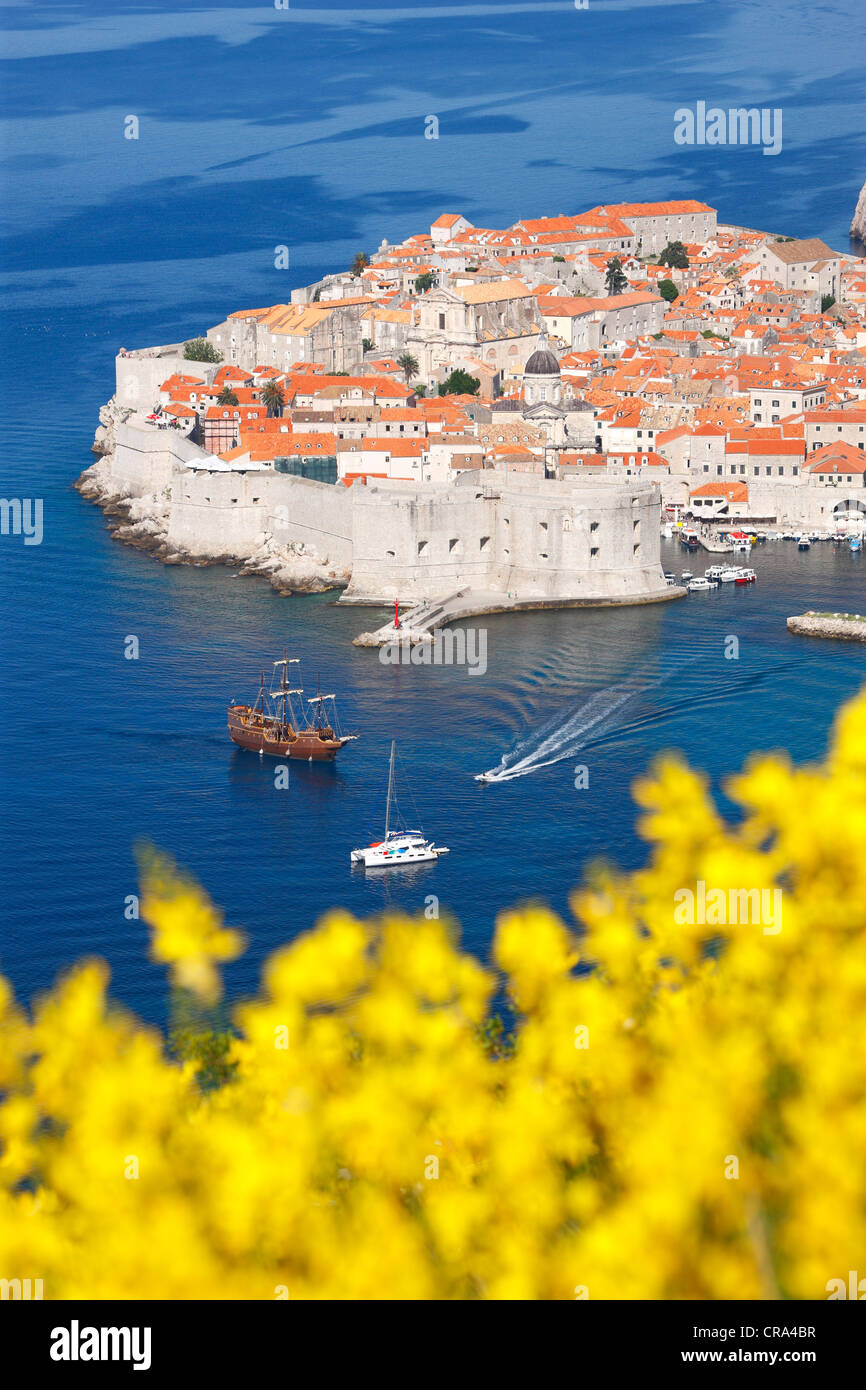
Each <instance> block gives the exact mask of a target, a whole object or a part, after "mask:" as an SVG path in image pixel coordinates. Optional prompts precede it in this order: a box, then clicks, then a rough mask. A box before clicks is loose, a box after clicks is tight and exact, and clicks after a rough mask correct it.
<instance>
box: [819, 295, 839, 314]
mask: <svg viewBox="0 0 866 1390" xmlns="http://www.w3.org/2000/svg"><path fill="white" fill-rule="evenodd" d="M835 303H836V296H835V294H822V296H821V313H822V314H826V312H827V310H828V309H831V308H832V307H833V305H834V304H835Z"/></svg>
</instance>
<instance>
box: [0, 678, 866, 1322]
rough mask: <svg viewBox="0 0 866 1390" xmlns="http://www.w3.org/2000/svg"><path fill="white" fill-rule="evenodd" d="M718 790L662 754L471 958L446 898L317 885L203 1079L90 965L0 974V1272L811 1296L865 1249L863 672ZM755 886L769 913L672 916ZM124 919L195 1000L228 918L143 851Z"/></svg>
mask: <svg viewBox="0 0 866 1390" xmlns="http://www.w3.org/2000/svg"><path fill="white" fill-rule="evenodd" d="M728 791H729V794H730V795H731V796H732V797H733V798H734V800H735V801H736V802H737V803H738V804H739V806H740V808H741V811H742V818H741V820H740V821H739V822H738V823H737V824H736V825H733V826H732V825H730V824H728V823H726V822H725V821H724V820H723V818H722V817H721V816H720V814H719V812H718V810H717V809H716V807H715V806H714V805H713V802H712V799H711V797H710V794H709V789H708V786H707V783H706V781H705V780H704V779H703V778H701V777H700V776H698V775H696V774H695V773H694V772H692V771H691V770H690V769H689V768H688V767H686V766H685V764H684V763H682V762H681V761H680V760H678V759H674V758H669V759H666V760H664V761H662V762H660V763H659V764H658V766H657V767H656V769H655V770H654V772H653V773H652V774H651V775H649V776H647V777H645V778H642V779H641V781H640V782H639V784H638V786H637V787H636V798H637V801H638V803H639V805H640V807H641V808H642V811H643V819H642V821H641V833H642V834H643V835H644V837H645V839H646V840H647V842H648V845H649V855H648V860H647V863H646V865H645V867H644V868H642V869H641V870H639V871H638V872H636V873H633V874H630V875H625V874H620V873H617V872H616V871H615V870H613V869H610V868H603V867H596V868H594V869H593V870H592V872H591V873H590V875H589V877H588V880H587V882H586V883H585V884H584V885H583V886H582V887H580V888H579V889H578V890H576V891H575V893H574V895H573V898H572V911H573V913H574V921H573V922H571V923H570V924H566V923H564V922H562V921H560V920H559V919H558V918H557V917H556V916H555V914H553V913H552V912H551V911H550V910H549V909H547V908H545V907H543V906H538V905H533V906H529V907H523V908H517V909H515V910H513V911H510V912H508V913H505V914H503V916H502V917H501V919H500V921H499V923H498V927H497V933H496V939H495V942H494V947H493V961H494V962H495V968H491V969H485V968H484V967H483V966H482V965H481V964H480V963H479V962H478V961H477V960H476V959H475V958H474V957H472V956H470V955H468V954H463V953H461V951H460V949H459V945H458V943H457V938H456V931H455V929H454V927H453V926H452V925H451V924H446V923H443V922H439V921H427V920H419V921H412V920H409V919H408V918H405V917H402V916H389V917H386V918H385V919H384V920H382V921H380V922H375V923H369V924H365V923H361V922H358V921H356V920H354V919H353V918H352V917H350V916H349V915H347V914H346V913H344V912H335V913H332V914H330V915H329V916H328V917H327V918H326V919H325V920H324V921H323V922H322V923H321V924H320V925H319V927H318V928H317V929H316V930H315V931H313V932H310V933H308V934H306V935H302V936H299V937H298V938H297V939H295V940H294V941H292V942H290V943H289V944H288V945H287V946H285V947H283V948H282V949H281V950H279V951H278V952H276V953H275V955H274V956H272V957H271V959H270V961H268V962H267V963H266V965H265V969H264V972H263V982H262V988H261V993H260V995H259V996H258V997H257V998H254V999H250V1000H246V1001H244V1002H243V1003H242V1004H240V1005H238V1006H237V1007H236V1008H235V1010H234V1014H233V1027H232V1029H231V1033H230V1036H228V1037H221V1038H219V1039H217V1041H218V1042H219V1043H220V1046H219V1047H213V1048H212V1049H211V1050H210V1051H208V1049H207V1048H206V1047H205V1048H203V1049H201V1050H200V1052H199V1053H197V1054H195V1053H194V1054H193V1055H197V1056H198V1058H199V1061H201V1059H202V1058H205V1059H206V1060H207V1059H208V1058H209V1059H210V1062H212V1063H214V1064H215V1065H216V1064H218V1075H217V1077H216V1080H215V1081H214V1083H213V1084H211V1085H210V1086H203V1085H201V1084H200V1078H199V1075H198V1072H197V1068H196V1066H195V1065H193V1064H192V1063H191V1062H190V1061H185V1062H181V1063H178V1061H177V1060H175V1059H174V1058H173V1057H172V1055H171V1051H170V1049H168V1048H167V1047H166V1045H165V1041H164V1039H163V1038H162V1037H161V1036H160V1034H159V1033H158V1032H156V1031H155V1030H152V1029H148V1028H145V1027H144V1026H143V1025H141V1024H140V1023H139V1022H138V1021H137V1020H136V1019H134V1018H133V1017H131V1016H130V1015H129V1014H127V1013H125V1012H123V1011H122V1010H120V1009H118V1008H116V1007H115V1006H114V1005H112V1004H111V1003H110V1001H109V999H108V995H107V990H108V972H107V969H106V967H105V966H104V965H102V964H101V963H99V962H85V963H83V964H81V965H79V966H78V967H76V969H75V970H73V971H71V972H70V973H69V974H68V975H67V976H65V977H64V978H63V979H62V980H60V981H59V982H58V984H57V985H56V986H55V988H54V989H53V991H52V992H51V993H50V994H49V995H47V997H45V998H44V999H42V1000H40V1001H38V1003H37V1004H36V1006H35V1009H34V1011H33V1013H32V1016H29V1015H28V1014H27V1013H26V1012H25V1011H24V1010H22V1009H20V1008H19V1007H17V1006H16V1005H15V1003H14V1001H13V999H12V994H11V991H10V989H9V988H8V986H7V984H6V983H5V981H2V980H0V1043H2V1045H0V1274H2V1275H3V1277H5V1278H9V1279H12V1278H15V1277H18V1278H28V1277H39V1278H41V1279H42V1280H43V1283H44V1293H45V1297H46V1298H79V1297H89V1298H113V1297H120V1298H144V1299H147V1298H161V1299H171V1298H220V1299H225V1298H229V1299H231V1298H256V1299H272V1298H275V1297H277V1296H279V1293H280V1291H283V1290H286V1289H287V1290H288V1292H289V1296H290V1297H291V1298H293V1299H298V1298H319V1299H332V1298H333V1299H352V1298H363V1299H377V1298H418V1299H434V1298H435V1299H453V1298H520V1299H524V1298H543V1299H573V1298H575V1297H584V1296H588V1297H589V1298H591V1299H593V1298H618V1299H630V1298H666V1299H690V1298H695V1299H728V1298H776V1297H780V1296H782V1297H792V1298H812V1299H814V1298H825V1297H826V1296H827V1285H828V1282H829V1281H830V1280H832V1279H836V1278H843V1279H844V1278H846V1277H847V1272H848V1271H849V1270H851V1269H858V1268H860V1269H861V1270H862V1262H863V1252H864V1250H866V1163H864V1152H866V1051H864V1049H863V1047H862V1044H861V1038H860V1031H861V1019H862V1018H863V1016H864V1014H866V698H861V699H860V700H858V701H857V702H855V703H853V704H852V705H850V706H849V707H848V708H847V709H845V710H843V711H842V712H841V714H840V717H839V721H838V725H837V731H836V734H835V740H834V743H833V746H832V747H831V749H830V751H829V754H828V757H827V760H826V763H825V764H823V765H822V766H818V767H811V768H799V769H798V768H795V767H793V766H792V765H791V763H790V761H789V760H788V759H787V758H786V757H785V756H782V755H774V756H764V757H761V758H756V759H754V760H752V761H751V762H750V764H749V765H748V766H747V768H746V769H745V770H744V772H743V773H741V774H740V775H739V776H738V777H737V778H735V779H733V781H732V784H731V786H730V787H729V788H728ZM777 891H778V893H779V894H780V898H779V901H780V902H781V903H782V905H783V908H784V911H783V913H782V915H781V918H779V922H780V924H781V929H780V930H778V931H776V930H775V926H774V927H773V928H772V929H771V930H769V931H768V930H767V929H766V928H767V925H768V924H767V923H766V922H763V921H762V920H759V919H755V918H754V917H749V918H747V919H745V920H744V919H743V918H741V917H738V916H736V915H734V916H733V917H732V916H731V915H730V914H728V915H723V916H722V918H721V920H717V919H716V918H715V917H714V918H713V919H712V921H711V920H710V917H709V915H706V916H705V917H702V916H701V913H700V912H697V913H691V914H680V915H679V916H678V915H677V914H676V913H675V904H676V903H677V902H678V901H680V900H682V899H683V898H684V897H685V898H686V899H688V901H689V902H692V903H696V904H700V905H701V906H702V905H703V903H704V901H705V899H706V898H707V894H708V893H710V892H712V893H716V894H720V895H721V897H720V899H719V900H720V901H721V902H722V903H723V904H725V905H726V911H727V905H728V904H732V905H734V906H735V907H737V908H738V910H739V905H746V904H748V903H750V902H751V901H754V902H755V903H757V904H758V905H762V904H764V903H766V902H768V901H770V900H771V898H770V895H771V894H774V893H776V892H777ZM750 895H751V896H750ZM762 895H764V896H762ZM142 915H143V916H144V918H145V919H146V921H147V922H148V923H149V924H150V926H151V928H152V931H153V938H152V951H153V956H154V959H155V960H158V961H161V962H165V963H166V964H168V966H169V967H170V971H171V980H172V984H173V986H174V987H176V988H177V987H179V988H180V989H181V990H184V991H188V992H189V993H190V994H191V996H193V997H194V1001H195V1008H197V1009H198V1010H199V1017H204V1016H205V1014H204V1013H203V1012H202V1011H204V1010H207V1009H211V1008H213V1006H214V1005H215V1004H216V1002H217V1001H218V1000H219V998H220V996H221V989H222V985H221V978H220V971H219V967H220V965H221V964H222V963H223V962H226V961H230V960H232V959H234V958H235V957H236V956H237V955H238V954H239V953H240V951H241V950H242V946H243V940H242V937H241V935H240V934H239V933H238V932H236V931H234V930H230V929H228V928H226V927H225V926H224V925H223V922H222V918H221V916H220V914H219V913H218V912H217V911H216V909H215V908H214V907H213V905H212V904H211V902H210V900H209V899H208V897H207V896H206V894H205V893H204V892H203V891H202V889H201V888H199V887H198V886H197V885H196V884H195V883H193V882H191V881H190V880H189V879H187V878H185V877H184V876H183V875H182V874H180V873H179V872H178V871H177V870H176V869H175V868H174V866H173V865H172V864H171V862H170V861H169V860H167V859H164V858H161V857H159V856H151V857H149V858H147V859H146V860H145V862H144V865H143V872H142ZM774 923H775V918H774ZM503 1000H505V1001H507V1002H506V1003H504V1004H503V1003H502V1001H503ZM508 1008H512V1009H513V1010H514V1011H515V1012H514V1024H513V1028H514V1037H513V1039H511V1038H510V1037H505V1038H504V1037H503V1033H502V1030H501V1029H500V1028H499V1026H498V1024H497V1018H498V1015H499V1013H501V1012H502V1010H503V1009H508ZM193 1013H194V1011H193ZM507 1026H508V1028H509V1029H510V1027H511V1024H510V1023H509V1024H508V1025H507ZM181 1055H183V1054H181ZM187 1055H189V1054H187Z"/></svg>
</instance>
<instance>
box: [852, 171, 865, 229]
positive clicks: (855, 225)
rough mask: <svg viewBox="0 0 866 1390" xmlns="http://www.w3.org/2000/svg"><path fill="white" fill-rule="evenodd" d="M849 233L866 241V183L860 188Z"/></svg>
mask: <svg viewBox="0 0 866 1390" xmlns="http://www.w3.org/2000/svg"><path fill="white" fill-rule="evenodd" d="M851 235H852V236H855V237H857V238H858V240H860V241H863V242H866V183H864V185H863V187H862V188H861V189H860V197H859V198H858V199H857V208H856V211H855V213H854V221H853V222H852V223H851Z"/></svg>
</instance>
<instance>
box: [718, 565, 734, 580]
mask: <svg viewBox="0 0 866 1390" xmlns="http://www.w3.org/2000/svg"><path fill="white" fill-rule="evenodd" d="M738 573H739V570H736V569H734V568H733V566H732V565H726V566H725V568H724V569H723V570H722V572H721V574H720V575H719V579H720V580H721V582H722V583H723V584H734V583H736V579H737V575H738Z"/></svg>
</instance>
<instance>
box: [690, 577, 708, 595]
mask: <svg viewBox="0 0 866 1390" xmlns="http://www.w3.org/2000/svg"><path fill="white" fill-rule="evenodd" d="M714 587H715V586H714V585H713V584H711V583H710V581H709V579H705V578H704V576H703V575H700V574H699V575H697V577H696V578H695V579H690V580H689V583H688V589H689V593H692V594H696V593H701V592H703V591H704V590H706V589H712V588H714Z"/></svg>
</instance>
